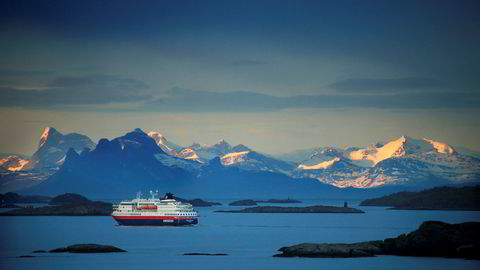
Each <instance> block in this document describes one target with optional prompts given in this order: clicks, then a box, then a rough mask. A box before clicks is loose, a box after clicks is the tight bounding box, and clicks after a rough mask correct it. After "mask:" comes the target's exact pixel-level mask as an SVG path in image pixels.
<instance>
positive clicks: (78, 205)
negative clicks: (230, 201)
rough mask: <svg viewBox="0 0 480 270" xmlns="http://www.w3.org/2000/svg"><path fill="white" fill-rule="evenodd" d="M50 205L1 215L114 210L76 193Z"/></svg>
mask: <svg viewBox="0 0 480 270" xmlns="http://www.w3.org/2000/svg"><path fill="white" fill-rule="evenodd" d="M175 199H176V200H178V201H181V202H188V203H190V204H191V205H192V206H194V207H210V206H213V205H221V204H220V203H217V202H209V201H205V200H202V199H193V200H187V199H182V198H177V197H175ZM48 204H49V206H43V207H35V208H34V207H24V208H17V209H13V210H10V211H7V212H0V216H110V215H111V214H112V211H113V206H112V203H108V202H102V201H91V200H89V199H87V198H86V197H84V196H82V195H79V194H76V193H65V194H62V195H58V196H56V197H53V198H51V199H50V200H49V203H48Z"/></svg>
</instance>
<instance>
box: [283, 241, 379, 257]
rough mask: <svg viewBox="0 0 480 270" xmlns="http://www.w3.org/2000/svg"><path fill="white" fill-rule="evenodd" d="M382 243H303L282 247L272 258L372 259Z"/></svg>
mask: <svg viewBox="0 0 480 270" xmlns="http://www.w3.org/2000/svg"><path fill="white" fill-rule="evenodd" d="M381 245H382V241H370V242H360V243H354V244H312V243H303V244H298V245H294V246H291V247H282V248H280V249H279V250H278V251H281V252H283V253H282V254H275V255H274V257H311V258H353V257H372V256H375V254H378V253H379V252H380V250H381Z"/></svg>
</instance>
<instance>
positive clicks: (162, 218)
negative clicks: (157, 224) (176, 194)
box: [113, 216, 196, 220]
mask: <svg viewBox="0 0 480 270" xmlns="http://www.w3.org/2000/svg"><path fill="white" fill-rule="evenodd" d="M113 218H114V219H116V220H154V219H155V220H158V219H160V220H194V219H196V218H192V217H169V216H113Z"/></svg>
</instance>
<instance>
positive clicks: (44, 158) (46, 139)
mask: <svg viewBox="0 0 480 270" xmlns="http://www.w3.org/2000/svg"><path fill="white" fill-rule="evenodd" d="M70 148H73V149H74V150H75V151H78V152H80V151H82V150H83V149H84V148H89V149H93V148H95V143H94V142H92V140H90V138H88V137H87V136H85V135H82V134H78V133H69V134H65V135H64V134H62V133H60V132H59V131H57V130H56V129H55V128H53V127H46V128H45V129H44V130H43V132H42V135H41V136H40V142H39V147H38V150H37V151H36V152H35V153H34V154H33V155H32V158H31V160H30V162H29V163H28V164H25V165H24V166H23V167H22V169H31V168H41V167H58V166H59V165H61V164H62V163H63V160H64V157H65V155H66V153H67V151H68V149H70Z"/></svg>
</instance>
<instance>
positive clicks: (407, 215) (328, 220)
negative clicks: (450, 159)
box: [0, 200, 480, 270]
mask: <svg viewBox="0 0 480 270" xmlns="http://www.w3.org/2000/svg"><path fill="white" fill-rule="evenodd" d="M230 201H231V200H230ZM228 202H229V200H224V201H223V203H224V205H222V206H215V207H210V208H197V210H198V211H199V212H200V215H201V217H200V219H199V224H198V225H195V226H187V227H127V226H118V225H117V224H116V222H115V221H114V220H113V219H112V218H111V217H105V216H103V217H48V216H47V217H0V238H1V239H0V240H1V245H0V269H3V270H7V269H16V270H17V269H18V270H20V269H82V270H85V269H88V270H92V269H216V270H218V269H276V270H278V269H369V270H370V269H372V268H374V267H375V268H378V269H402V270H404V269H439V266H441V268H442V269H480V262H479V261H472V260H463V259H446V258H418V257H400V256H378V257H371V258H335V259H328V258H327V259H326V258H274V257H272V255H274V254H276V253H277V250H278V249H279V248H281V247H283V246H288V245H294V244H298V243H303V242H312V243H322V242H323V243H352V242H359V241H368V240H379V239H385V238H388V237H395V236H397V235H399V234H402V233H406V232H410V231H413V230H415V229H417V228H418V226H419V225H420V224H421V223H422V222H423V221H427V220H439V221H445V222H449V223H458V222H466V221H480V213H479V212H474V211H413V210H388V209H386V208H384V207H359V206H357V205H355V204H356V203H350V205H351V206H354V207H357V208H360V209H362V210H364V211H365V212H366V213H365V214H246V213H216V212H214V211H215V210H225V209H232V208H234V207H231V206H228V205H226V203H228ZM313 204H328V205H343V200H337V201H335V200H330V201H328V202H322V201H317V200H305V201H304V202H303V203H302V204H300V205H313ZM263 205H267V204H263ZM289 206H293V205H292V204H290V205H289ZM295 206H297V205H295ZM237 208H238V207H237ZM240 208H241V207H240ZM79 243H97V244H108V245H114V246H117V247H119V248H122V249H125V250H127V251H128V252H127V253H110V254H69V253H32V251H34V250H50V249H53V248H58V247H63V246H67V245H72V244H79ZM188 252H206V253H227V254H228V255H227V256H184V255H183V254H184V253H188ZM22 255H33V256H35V257H33V258H19V256H22Z"/></svg>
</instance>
